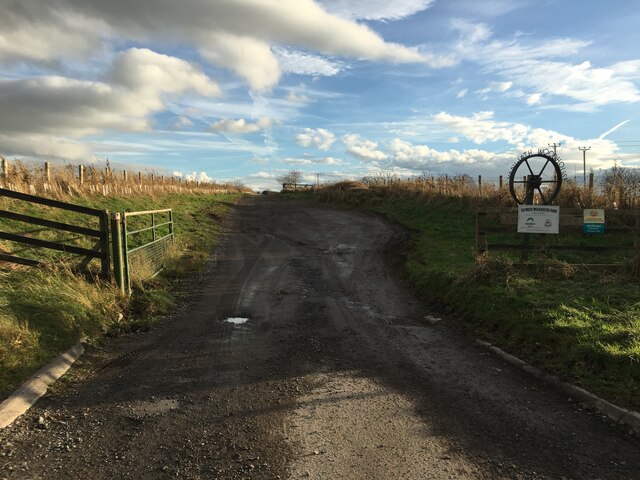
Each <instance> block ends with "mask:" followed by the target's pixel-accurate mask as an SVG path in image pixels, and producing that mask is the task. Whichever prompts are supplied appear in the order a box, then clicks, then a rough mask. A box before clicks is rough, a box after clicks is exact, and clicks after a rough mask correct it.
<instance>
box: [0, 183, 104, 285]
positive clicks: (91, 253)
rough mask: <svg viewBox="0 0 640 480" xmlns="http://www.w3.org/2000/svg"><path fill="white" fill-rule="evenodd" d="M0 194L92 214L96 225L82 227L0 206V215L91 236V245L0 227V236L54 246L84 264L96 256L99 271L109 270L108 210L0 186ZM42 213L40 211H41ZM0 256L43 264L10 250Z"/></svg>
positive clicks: (9, 218)
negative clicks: (93, 243)
mask: <svg viewBox="0 0 640 480" xmlns="http://www.w3.org/2000/svg"><path fill="white" fill-rule="evenodd" d="M0 197H8V198H13V199H16V200H21V201H24V202H28V203H32V204H33V203H35V204H37V205H44V206H47V207H53V208H58V209H61V210H65V211H69V212H75V213H79V214H82V215H86V216H89V217H95V218H97V219H98V222H99V229H91V228H86V227H84V226H79V225H71V224H67V223H62V222H55V221H52V220H48V219H46V218H41V217H35V216H31V215H24V214H19V213H15V212H10V211H6V210H0V218H4V219H7V220H12V221H16V222H19V223H20V224H22V223H26V224H30V225H38V226H41V227H45V228H46V229H49V230H53V231H56V232H70V233H75V234H77V235H81V236H84V237H91V238H94V239H96V244H95V246H94V247H93V248H92V249H89V248H84V247H79V246H77V245H69V244H68V243H62V242H53V241H50V240H43V239H41V238H34V237H31V236H27V235H25V234H23V233H16V232H7V231H0V239H2V240H6V241H9V242H14V243H16V244H19V245H28V246H33V247H39V248H45V249H51V250H57V251H60V252H64V253H70V254H74V255H80V256H83V257H85V260H84V262H83V264H84V265H86V264H88V263H89V261H91V260H92V259H93V258H98V259H100V264H101V273H102V275H104V276H107V275H108V274H109V270H110V262H109V224H108V213H107V211H106V210H97V209H95V208H88V207H83V206H81V205H73V204H71V203H65V202H59V201H57V200H51V199H48V198H42V197H36V196H33V195H29V194H25V193H21V192H14V191H11V190H7V189H4V188H0ZM43 215H44V212H43ZM0 260H3V261H6V262H11V263H18V264H22V265H29V266H40V265H43V262H42V261H41V260H36V259H32V258H25V257H19V256H17V255H15V254H12V253H2V252H0Z"/></svg>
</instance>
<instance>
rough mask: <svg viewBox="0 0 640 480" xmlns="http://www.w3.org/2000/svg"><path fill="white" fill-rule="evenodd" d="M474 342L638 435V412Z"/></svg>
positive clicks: (503, 352)
mask: <svg viewBox="0 0 640 480" xmlns="http://www.w3.org/2000/svg"><path fill="white" fill-rule="evenodd" d="M476 342H477V343H479V344H480V345H482V346H483V347H486V348H488V349H489V350H491V351H492V352H493V353H495V354H496V355H497V356H498V357H500V358H501V359H502V360H504V361H505V362H507V363H509V364H510V365H513V366H516V367H518V368H520V369H521V370H522V371H524V372H526V373H528V374H529V375H531V376H532V377H535V378H537V379H538V380H540V381H542V382H543V383H545V384H547V385H550V386H552V387H553V388H555V389H556V390H558V391H561V392H563V393H566V394H567V395H569V396H571V397H572V398H575V399H577V400H579V401H581V402H584V403H586V404H588V405H590V406H592V407H594V408H595V409H596V410H598V411H599V412H600V413H602V414H603V415H606V416H607V417H609V418H610V419H611V420H613V421H614V422H615V423H618V424H622V425H625V426H627V427H629V428H630V429H631V430H632V431H633V432H634V433H635V434H636V435H638V436H640V413H638V412H635V411H633V410H627V409H626V408H622V407H619V406H618V405H615V404H613V403H611V402H609V401H607V400H605V399H604V398H601V397H598V396H597V395H594V394H593V393H591V392H589V391H587V390H585V389H584V388H580V387H578V386H576V385H572V384H570V383H567V382H564V381H562V380H560V379H559V378H558V377H556V376H553V375H549V374H548V373H545V372H543V371H542V370H540V369H539V368H536V367H534V366H533V365H529V364H528V363H527V362H525V361H523V360H520V359H519V358H518V357H514V356H513V355H511V354H509V353H507V352H505V351H504V350H501V349H500V348H498V347H496V346H495V345H492V344H491V343H489V342H485V341H484V340H480V339H476Z"/></svg>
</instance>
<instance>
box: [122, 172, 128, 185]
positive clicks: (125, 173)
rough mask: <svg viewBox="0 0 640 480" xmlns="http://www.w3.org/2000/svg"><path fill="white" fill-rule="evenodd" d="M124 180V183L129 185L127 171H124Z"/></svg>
mask: <svg viewBox="0 0 640 480" xmlns="http://www.w3.org/2000/svg"><path fill="white" fill-rule="evenodd" d="M122 180H124V183H127V171H126V170H123V171H122Z"/></svg>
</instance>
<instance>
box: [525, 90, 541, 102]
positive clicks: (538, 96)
mask: <svg viewBox="0 0 640 480" xmlns="http://www.w3.org/2000/svg"><path fill="white" fill-rule="evenodd" d="M540 100H542V95H541V94H539V93H532V94H531V95H529V96H528V97H527V105H536V104H538V103H540Z"/></svg>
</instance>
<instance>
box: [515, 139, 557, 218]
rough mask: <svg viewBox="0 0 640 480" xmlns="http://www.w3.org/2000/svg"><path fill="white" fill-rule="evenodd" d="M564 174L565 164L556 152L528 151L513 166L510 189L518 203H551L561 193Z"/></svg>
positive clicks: (543, 150) (544, 150)
mask: <svg viewBox="0 0 640 480" xmlns="http://www.w3.org/2000/svg"><path fill="white" fill-rule="evenodd" d="M564 175H565V172H564V164H563V163H562V161H561V160H560V159H559V158H558V156H557V155H556V154H555V153H554V152H552V151H550V150H546V149H541V150H538V152H537V153H533V152H526V153H524V154H522V155H521V156H520V158H519V159H518V161H517V162H516V163H515V164H514V165H513V167H512V168H511V173H510V174H509V191H510V192H511V196H512V197H513V199H514V200H515V201H516V203H517V204H518V205H524V204H527V205H533V204H534V203H539V204H543V205H549V204H550V203H551V202H553V200H554V199H555V198H556V197H557V196H558V194H559V193H560V187H561V186H562V179H563V177H564ZM535 200H538V201H537V202H536V201H535Z"/></svg>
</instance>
